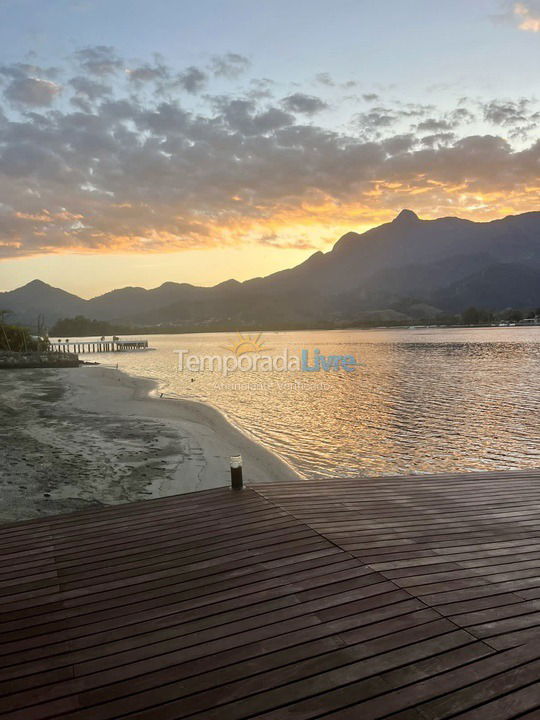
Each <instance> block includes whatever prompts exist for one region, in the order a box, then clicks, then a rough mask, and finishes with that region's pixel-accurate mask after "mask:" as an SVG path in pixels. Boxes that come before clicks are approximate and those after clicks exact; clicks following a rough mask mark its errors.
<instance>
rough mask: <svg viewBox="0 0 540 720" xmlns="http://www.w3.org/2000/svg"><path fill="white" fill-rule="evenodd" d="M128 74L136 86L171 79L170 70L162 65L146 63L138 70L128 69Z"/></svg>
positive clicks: (137, 68)
mask: <svg viewBox="0 0 540 720" xmlns="http://www.w3.org/2000/svg"><path fill="white" fill-rule="evenodd" d="M127 74H128V78H129V80H130V81H131V82H132V83H134V84H135V85H143V84H144V83H148V82H155V81H156V80H161V81H164V80H167V79H168V78H169V77H170V74H169V70H168V68H167V67H166V66H165V65H163V64H161V63H156V64H154V65H150V64H148V63H145V64H143V65H140V66H138V67H136V68H130V69H128V70H127Z"/></svg>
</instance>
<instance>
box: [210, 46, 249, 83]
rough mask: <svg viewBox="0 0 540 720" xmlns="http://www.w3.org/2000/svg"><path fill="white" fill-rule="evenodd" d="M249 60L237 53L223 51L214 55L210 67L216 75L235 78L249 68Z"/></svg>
mask: <svg viewBox="0 0 540 720" xmlns="http://www.w3.org/2000/svg"><path fill="white" fill-rule="evenodd" d="M250 65H251V62H250V61H249V59H248V58H247V57H245V56H244V55H239V54H238V53H231V52H229V53H225V55H214V57H213V58H212V60H211V63H210V68H211V70H212V72H213V73H214V75H216V76H217V77H225V78H229V79H230V78H236V77H238V76H239V75H241V74H242V73H244V72H245V71H246V70H248V69H249V67H250Z"/></svg>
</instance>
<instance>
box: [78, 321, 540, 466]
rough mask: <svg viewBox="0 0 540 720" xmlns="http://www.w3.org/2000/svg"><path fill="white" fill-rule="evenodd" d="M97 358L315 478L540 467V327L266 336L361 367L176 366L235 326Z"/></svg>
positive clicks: (224, 341)
mask: <svg viewBox="0 0 540 720" xmlns="http://www.w3.org/2000/svg"><path fill="white" fill-rule="evenodd" d="M149 340H150V345H151V346H152V347H154V348H156V350H155V351H153V352H143V353H136V352H135V353H116V354H114V355H102V356H100V357H99V358H96V356H88V359H89V358H90V357H91V358H92V359H93V360H95V359H99V360H100V361H102V362H104V363H117V362H118V364H119V367H120V368H121V369H123V370H125V371H127V372H129V373H132V374H135V375H143V376H147V377H152V378H155V379H156V380H158V381H159V383H160V389H161V391H163V392H164V393H165V394H167V395H170V396H177V397H187V398H191V399H198V400H202V401H205V402H209V403H211V404H213V405H215V406H216V407H218V408H219V409H220V410H222V411H223V412H224V413H225V414H226V415H227V417H229V419H230V420H231V421H232V422H234V423H235V424H237V425H238V426H239V427H241V428H242V429H243V430H245V431H246V432H247V433H248V434H251V435H252V436H253V437H255V438H256V439H257V440H259V441H260V442H262V443H264V444H265V445H266V446H268V447H269V448H270V449H272V450H274V451H275V452H277V453H279V454H280V455H281V456H282V457H283V458H285V459H286V460H287V461H288V462H289V463H290V464H291V465H293V466H294V467H295V469H297V470H298V471H299V472H300V473H301V474H302V475H304V476H306V477H311V478H318V477H328V476H355V475H358V474H368V475H387V474H402V473H426V472H445V471H459V472H461V471H470V470H492V469H517V468H521V469H524V468H530V467H540V328H483V329H457V330H455V329H417V330H414V329H411V330H369V331H368V330H347V331H341V330H334V331H310V332H307V331H306V332H289V333H265V334H264V335H263V336H262V340H263V341H264V344H265V346H266V348H267V349H268V352H270V353H272V354H275V353H281V352H282V351H283V350H284V349H285V348H288V350H289V352H290V353H295V354H298V353H299V352H300V351H301V350H302V349H307V350H309V352H310V356H312V353H313V351H314V349H315V348H318V349H319V350H320V352H321V354H324V355H355V356H356V358H357V359H358V360H359V361H360V362H361V363H362V365H361V366H359V367H357V368H356V369H355V371H354V372H351V373H348V372H344V371H343V370H341V371H339V372H335V371H331V372H319V373H306V372H271V373H269V372H234V373H232V374H230V375H229V376H228V377H227V378H223V377H222V375H221V374H219V373H217V372H208V371H207V372H204V373H193V372H191V373H190V372H187V371H184V372H183V373H179V372H178V369H177V366H178V358H177V355H176V353H175V352H174V351H175V350H180V349H183V350H189V351H190V353H197V354H203V355H216V354H224V353H226V352H227V350H225V348H226V347H227V346H230V345H231V344H232V343H234V342H235V341H236V337H235V335H234V333H212V334H194V335H153V336H151V337H150V338H149Z"/></svg>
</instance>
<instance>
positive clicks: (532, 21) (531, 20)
mask: <svg viewBox="0 0 540 720" xmlns="http://www.w3.org/2000/svg"><path fill="white" fill-rule="evenodd" d="M514 15H515V16H516V17H517V19H518V23H519V25H518V27H519V29H520V30H525V31H528V32H540V3H538V2H534V0H532V1H531V0H529V2H518V3H515V4H514Z"/></svg>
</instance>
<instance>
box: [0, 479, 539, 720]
mask: <svg viewBox="0 0 540 720" xmlns="http://www.w3.org/2000/svg"><path fill="white" fill-rule="evenodd" d="M0 559H1V560H2V562H1V565H0V587H1V588H2V598H1V600H0V720H27V719H29V718H33V719H34V720H38V719H41V720H45V719H46V718H51V719H52V718H62V720H116V719H117V718H120V717H121V718H124V717H125V718H126V720H127V719H128V718H134V719H135V718H136V719H137V720H179V719H180V718H187V717H189V718H192V719H194V720H195V719H196V720H224V719H225V718H226V720H247V719H248V718H249V719H250V720H251V719H254V718H257V719H259V720H310V719H315V718H324V719H325V720H359V719H361V720H374V719H375V718H392V719H393V720H444V719H446V718H461V719H462V720H510V719H511V718H518V717H519V718H524V719H525V718H526V719H527V720H534V719H536V720H538V718H540V642H539V640H540V470H538V471H530V472H507V473H476V474H471V475H444V476H415V477H394V478H386V477H382V478H356V479H347V480H339V479H328V480H318V481H306V482H304V481H300V480H299V481H298V482H287V483H273V484H268V485H254V486H251V487H248V488H247V489H245V490H236V491H231V490H229V489H228V488H219V489H215V490H208V491H203V492H198V493H191V494H188V495H179V496H175V497H169V498H163V499H159V500H149V501H145V502H138V503H131V504H127V505H123V506H122V505H117V506H109V507H105V508H99V509H92V510H88V511H85V512H80V513H74V514H71V515H64V516H57V517H50V518H42V519H38V520H34V521H29V522H23V523H16V524H12V525H9V526H4V527H0Z"/></svg>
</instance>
